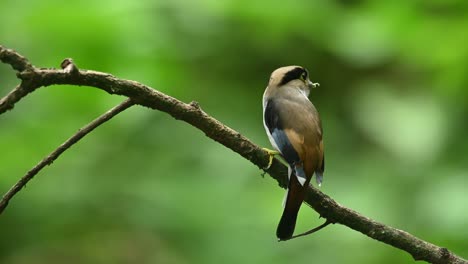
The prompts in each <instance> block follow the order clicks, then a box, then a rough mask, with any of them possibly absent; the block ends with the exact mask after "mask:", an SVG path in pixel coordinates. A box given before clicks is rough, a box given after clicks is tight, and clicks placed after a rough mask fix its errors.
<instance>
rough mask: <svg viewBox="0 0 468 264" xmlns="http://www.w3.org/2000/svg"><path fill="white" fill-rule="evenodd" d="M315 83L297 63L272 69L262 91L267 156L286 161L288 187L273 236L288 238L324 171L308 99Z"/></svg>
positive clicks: (313, 110) (315, 116) (315, 115)
mask: <svg viewBox="0 0 468 264" xmlns="http://www.w3.org/2000/svg"><path fill="white" fill-rule="evenodd" d="M317 86H319V84H318V83H313V82H312V81H310V79H309V72H308V71H307V69H306V68H304V67H301V66H286V67H281V68H278V69H276V70H275V71H273V73H272V74H271V77H270V80H269V83H268V86H267V87H266V89H265V92H264V94H263V125H264V127H265V131H266V133H267V135H268V139H269V140H270V143H271V145H272V146H273V148H274V149H275V150H276V151H275V150H270V149H265V150H266V151H267V153H268V155H269V157H270V159H269V164H268V166H267V168H266V169H268V168H269V167H270V166H271V163H272V160H273V156H274V155H281V157H282V158H283V159H284V160H285V161H286V162H287V164H288V179H289V180H288V186H287V192H286V196H285V200H284V202H283V206H284V208H283V214H282V215H281V219H280V222H279V224H278V228H277V230H276V236H277V238H278V239H279V241H283V240H288V239H290V238H291V237H292V236H293V234H294V229H295V226H296V220H297V215H298V212H299V209H300V207H301V204H302V201H303V200H304V197H305V194H306V189H307V187H308V186H309V183H310V180H311V178H312V176H313V174H314V173H315V177H316V182H317V184H318V185H319V186H320V185H321V183H322V180H323V173H324V170H325V159H324V149H323V140H322V137H323V130H322V124H321V120H320V117H319V113H318V111H317V109H316V108H315V106H314V105H313V104H312V102H311V101H310V100H309V93H310V88H315V87H317Z"/></svg>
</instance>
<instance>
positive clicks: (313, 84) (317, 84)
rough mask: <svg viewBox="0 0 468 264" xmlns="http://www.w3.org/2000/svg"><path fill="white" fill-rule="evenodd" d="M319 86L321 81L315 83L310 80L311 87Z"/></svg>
mask: <svg viewBox="0 0 468 264" xmlns="http://www.w3.org/2000/svg"><path fill="white" fill-rule="evenodd" d="M319 86H320V84H319V83H313V82H311V81H310V80H309V88H317V87H319Z"/></svg>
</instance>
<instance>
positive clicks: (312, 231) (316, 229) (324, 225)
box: [278, 219, 333, 241]
mask: <svg viewBox="0 0 468 264" xmlns="http://www.w3.org/2000/svg"><path fill="white" fill-rule="evenodd" d="M332 223H333V222H332V221H330V220H328V219H327V220H326V221H325V223H323V224H321V225H319V226H317V227H315V228H312V229H311V230H309V231H306V232H304V233H301V234H299V235H295V236H292V237H290V238H287V239H283V240H278V241H288V240H291V239H294V238H298V237H301V236H307V235H310V234H312V233H315V232H317V231H319V230H321V229H322V228H324V227H326V226H327V225H329V224H332Z"/></svg>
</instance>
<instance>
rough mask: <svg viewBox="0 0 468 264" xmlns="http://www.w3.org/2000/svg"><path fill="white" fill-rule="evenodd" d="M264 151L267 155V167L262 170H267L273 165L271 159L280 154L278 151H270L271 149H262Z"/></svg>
mask: <svg viewBox="0 0 468 264" xmlns="http://www.w3.org/2000/svg"><path fill="white" fill-rule="evenodd" d="M262 149H263V150H264V151H266V152H267V153H268V157H269V159H268V165H267V166H266V167H265V168H263V169H264V170H268V169H269V168H270V167H271V164H273V158H274V157H275V155H278V154H280V153H279V151H276V150H271V149H267V148H262Z"/></svg>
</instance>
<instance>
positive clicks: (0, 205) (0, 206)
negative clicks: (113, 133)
mask: <svg viewBox="0 0 468 264" xmlns="http://www.w3.org/2000/svg"><path fill="white" fill-rule="evenodd" d="M133 104H134V103H133V102H132V100H131V99H127V100H125V101H124V102H122V103H120V104H119V105H117V106H116V107H114V108H112V109H111V110H109V111H107V112H106V113H104V114H103V115H101V116H100V117H98V118H96V119H95V120H93V121H92V122H91V123H89V124H87V125H86V126H84V127H82V128H81V129H79V130H78V132H76V133H75V134H74V135H73V136H71V137H70V138H69V139H67V140H66V141H65V142H64V143H63V144H62V145H60V146H59V147H58V148H57V149H55V150H54V151H53V152H52V153H50V154H49V155H48V156H47V157H45V158H44V159H43V160H41V162H39V163H38V164H37V165H36V166H34V168H32V169H31V170H30V171H28V172H27V173H26V175H24V176H23V177H22V178H21V179H20V180H19V181H18V182H17V183H16V184H15V185H13V187H11V189H10V190H9V191H8V192H7V193H6V194H5V195H4V196H3V197H2V199H1V200H0V214H1V213H3V211H4V210H5V208H6V207H7V206H8V202H10V200H11V198H13V196H15V194H16V193H18V192H19V191H20V190H21V189H22V188H23V187H24V186H26V184H27V183H28V182H29V181H30V180H32V178H33V177H34V176H35V175H36V174H37V173H38V172H39V171H41V170H42V169H43V168H44V167H45V166H47V165H50V164H52V162H54V161H55V160H56V159H57V158H58V157H59V156H60V155H61V154H62V153H63V152H65V150H67V149H69V148H70V147H71V146H73V145H74V144H75V143H76V142H78V141H79V140H80V139H82V138H83V137H84V136H86V135H87V134H89V133H90V132H91V131H93V130H94V129H95V128H96V127H98V126H100V125H102V124H103V123H104V122H106V121H108V120H110V119H111V118H112V117H114V116H116V115H117V114H119V113H120V112H122V111H124V110H125V109H127V108H129V107H130V106H132V105H133Z"/></svg>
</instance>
